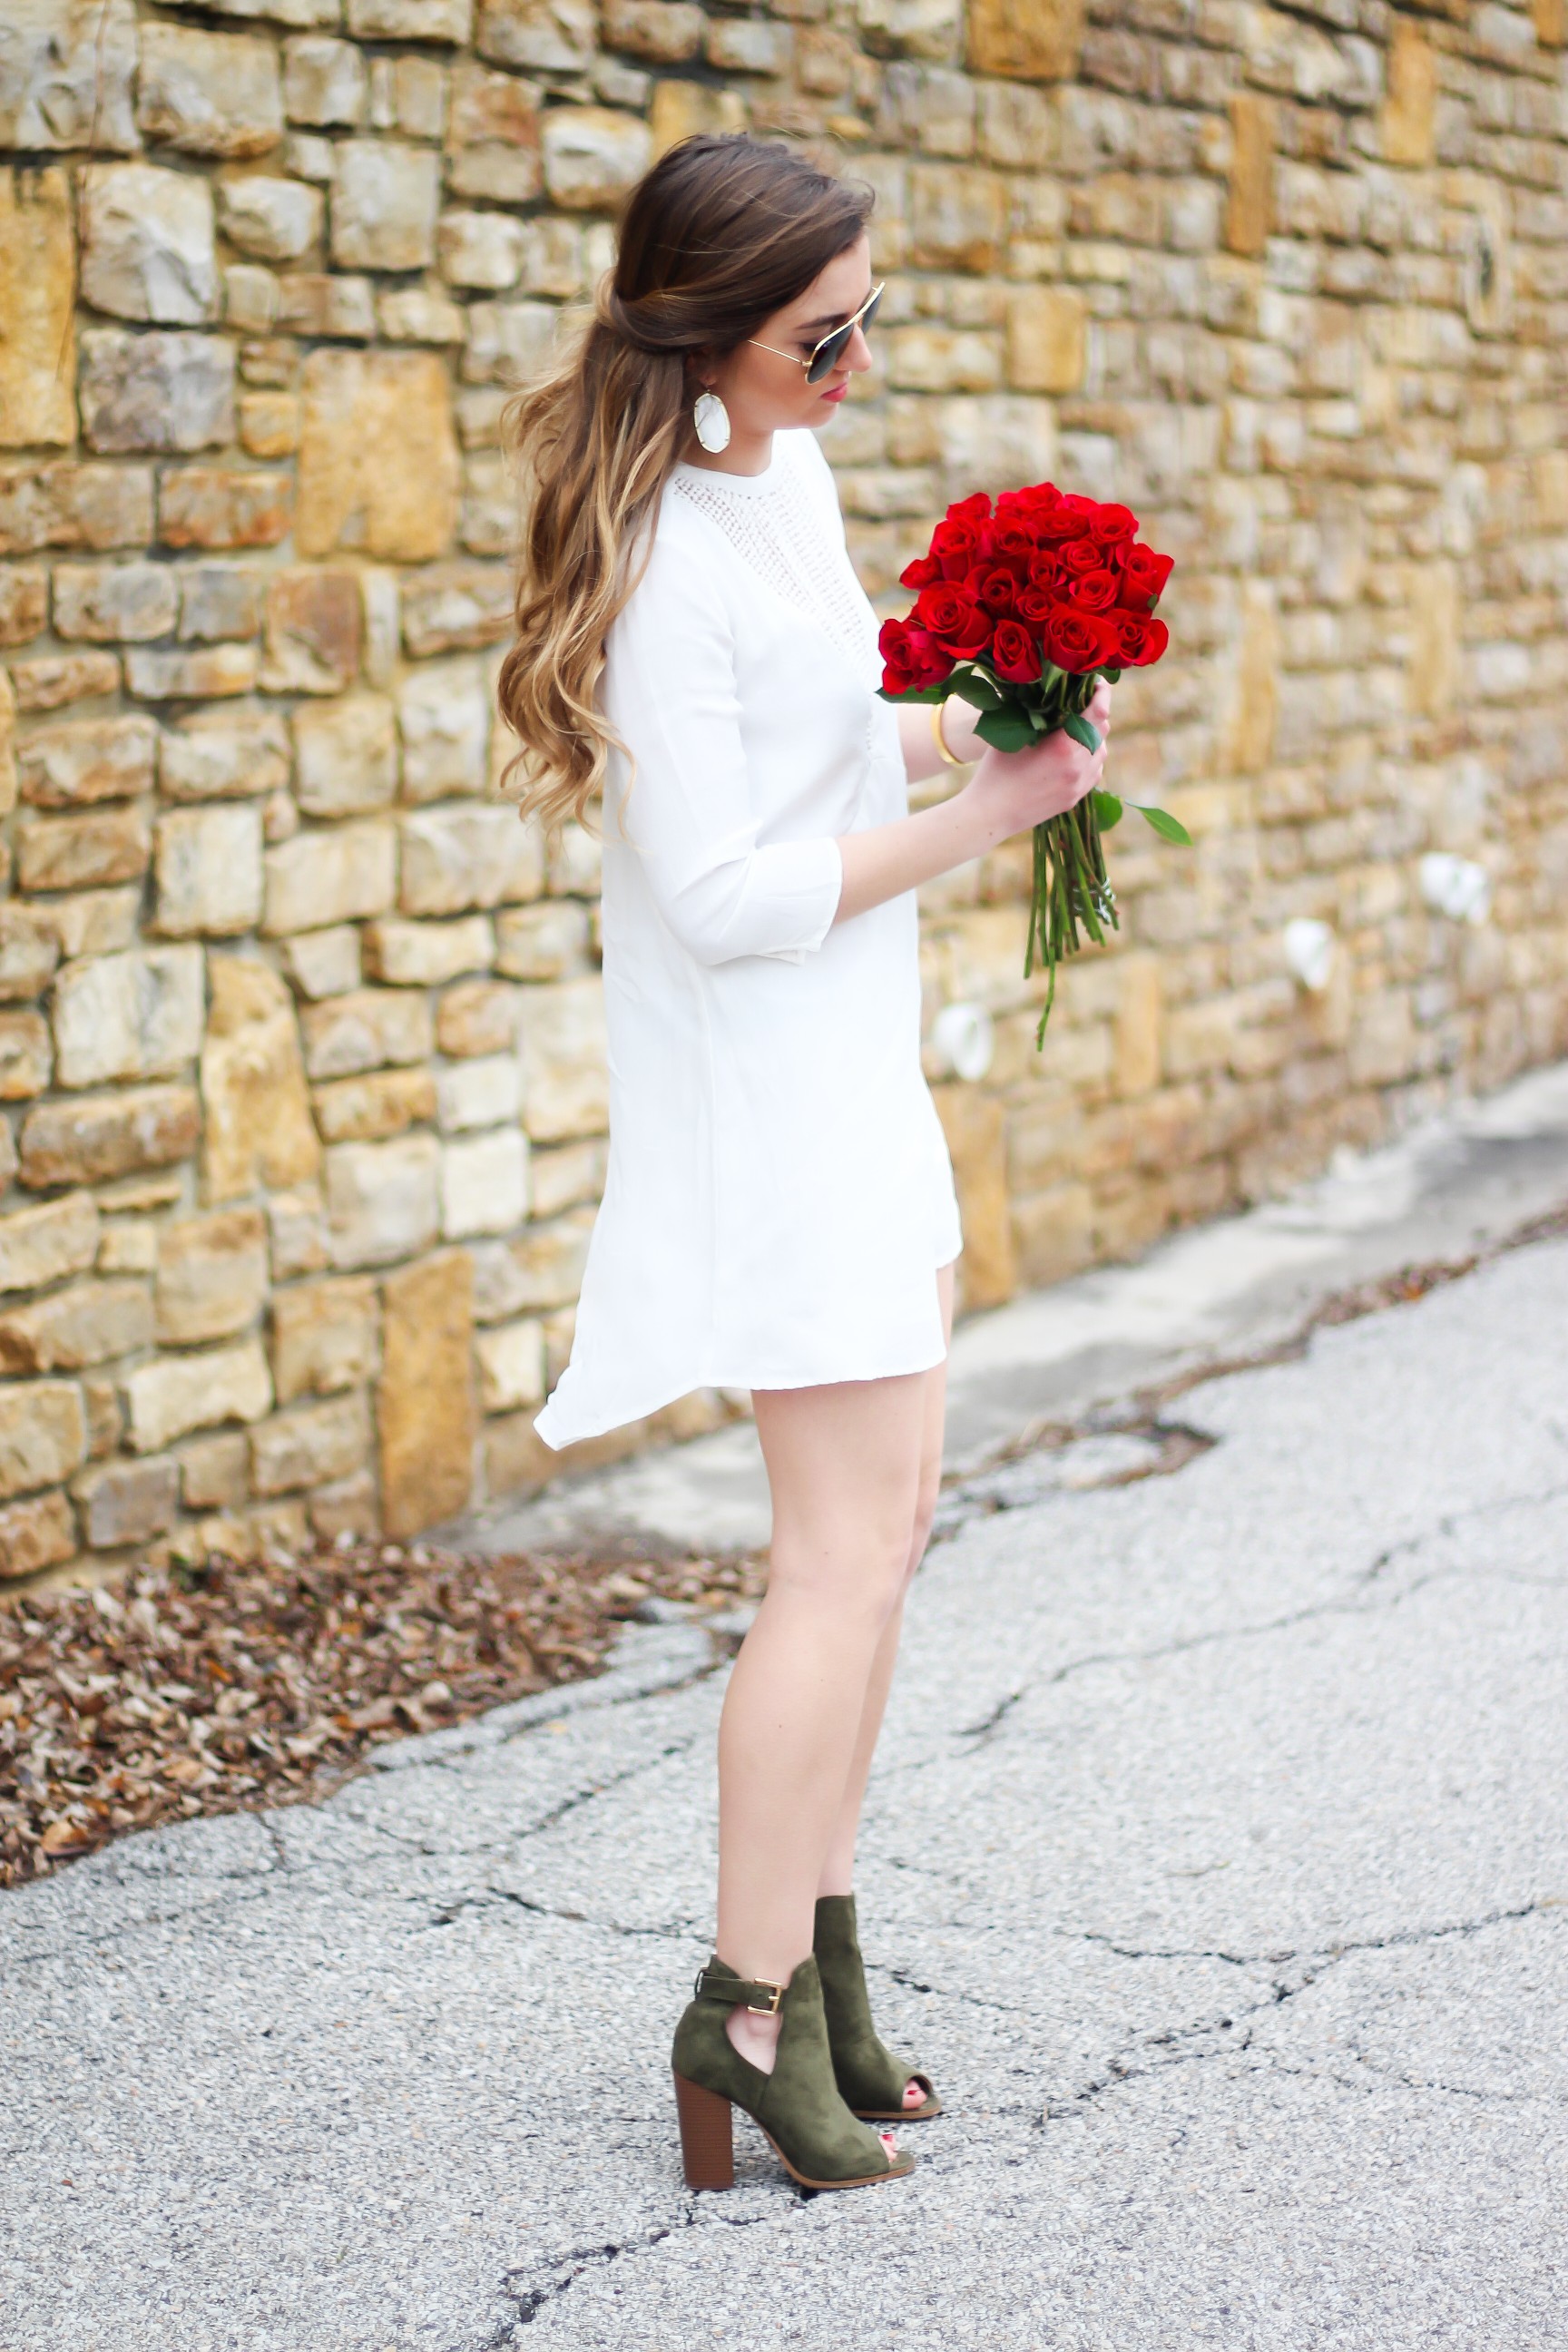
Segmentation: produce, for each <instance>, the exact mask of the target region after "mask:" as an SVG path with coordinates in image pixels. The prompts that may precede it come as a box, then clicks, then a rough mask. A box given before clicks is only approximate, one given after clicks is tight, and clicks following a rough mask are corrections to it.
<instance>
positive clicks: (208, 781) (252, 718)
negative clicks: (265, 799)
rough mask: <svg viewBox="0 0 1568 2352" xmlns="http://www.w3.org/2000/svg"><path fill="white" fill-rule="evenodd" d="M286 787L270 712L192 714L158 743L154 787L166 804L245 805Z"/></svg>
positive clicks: (284, 758)
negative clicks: (243, 802)
mask: <svg viewBox="0 0 1568 2352" xmlns="http://www.w3.org/2000/svg"><path fill="white" fill-rule="evenodd" d="M131 723H132V724H133V725H139V726H143V725H146V724H148V723H149V722H147V721H146V720H133V721H132V722H131ZM288 781H289V737H288V734H287V731H286V730H285V727H284V723H283V720H282V719H281V718H280V717H279V715H278V713H277V712H275V711H270V710H260V709H253V710H243V711H242V710H239V709H227V710H196V711H193V712H192V713H191V715H190V717H189V718H188V719H180V720H179V721H178V722H177V723H176V724H175V725H174V726H172V727H168V728H165V729H164V730H163V734H162V736H161V737H160V739H159V742H158V785H159V789H160V791H161V792H163V794H164V795H165V797H166V798H168V799H169V800H175V801H208V800H215V801H216V800H237V799H245V798H248V797H249V796H251V795H252V794H257V793H274V792H277V791H279V788H280V787H281V786H282V785H284V784H286V783H287V782H288Z"/></svg>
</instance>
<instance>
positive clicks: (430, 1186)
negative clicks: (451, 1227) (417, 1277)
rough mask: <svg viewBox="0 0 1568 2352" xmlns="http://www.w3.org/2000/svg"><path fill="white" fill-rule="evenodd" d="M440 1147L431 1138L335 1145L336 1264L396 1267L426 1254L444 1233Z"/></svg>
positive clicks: (332, 1227)
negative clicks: (398, 1263) (399, 1262)
mask: <svg viewBox="0 0 1568 2352" xmlns="http://www.w3.org/2000/svg"><path fill="white" fill-rule="evenodd" d="M440 1161H441V1147H440V1145H439V1144H438V1143H437V1140H436V1139H435V1137H434V1136H433V1135H400V1136H395V1137H394V1139H392V1141H391V1142H390V1143H337V1144H333V1145H331V1147H330V1149H329V1150H328V1151H327V1153H326V1194H327V1231H328V1238H329V1245H330V1247H331V1254H332V1264H333V1265H335V1266H337V1267H338V1268H340V1270H342V1271H344V1272H347V1271H351V1270H352V1269H353V1268H355V1267H357V1266H364V1265H395V1264H396V1263H397V1261H398V1260H399V1259H400V1258H405V1257H414V1256H416V1255H418V1253H419V1252H420V1251H421V1250H426V1249H428V1248H429V1246H430V1244H431V1243H432V1242H433V1241H434V1240H435V1239H436V1236H437V1232H438V1230H439V1227H440V1202H439V1174H440Z"/></svg>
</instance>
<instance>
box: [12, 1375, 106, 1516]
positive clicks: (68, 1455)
mask: <svg viewBox="0 0 1568 2352" xmlns="http://www.w3.org/2000/svg"><path fill="white" fill-rule="evenodd" d="M86 1454H87V1422H86V1418H85V1416H84V1413H83V1411H82V1396H81V1391H80V1389H79V1388H78V1386H77V1384H76V1382H75V1381H26V1382H25V1383H22V1384H19V1385H17V1386H16V1387H14V1388H0V1496H4V1497H5V1499H6V1500H7V1501H9V1500H10V1498H11V1496H13V1495H26V1494H29V1493H31V1492H32V1491H33V1490H34V1489H35V1488H37V1487H39V1486H58V1484H59V1482H60V1480H61V1479H62V1478H68V1477H69V1476H70V1474H71V1472H72V1471H73V1470H76V1469H79V1467H80V1465H81V1464H82V1462H83V1460H84V1459H85V1458H86Z"/></svg>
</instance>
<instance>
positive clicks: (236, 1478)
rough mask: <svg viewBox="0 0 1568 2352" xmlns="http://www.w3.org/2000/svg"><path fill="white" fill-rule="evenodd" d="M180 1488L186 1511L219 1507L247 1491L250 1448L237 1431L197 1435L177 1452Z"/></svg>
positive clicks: (232, 1502)
mask: <svg viewBox="0 0 1568 2352" xmlns="http://www.w3.org/2000/svg"><path fill="white" fill-rule="evenodd" d="M177 1458H178V1462H179V1469H180V1492H181V1496H182V1497H183V1499H184V1506H185V1508H186V1510H187V1511H222V1510H227V1509H229V1508H231V1507H232V1506H233V1505H235V1504H236V1503H243V1502H244V1500H245V1498H246V1496H247V1494H248V1493H249V1491H250V1475H249V1474H250V1448H249V1446H248V1445H247V1444H246V1441H245V1439H244V1438H243V1437H242V1436H240V1435H239V1434H238V1433H235V1434H234V1435H232V1436H228V1437H198V1438H197V1439H196V1441H195V1444H194V1445H184V1446H182V1447H181V1449H180V1452H179V1455H178V1457H177Z"/></svg>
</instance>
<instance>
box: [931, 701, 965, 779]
mask: <svg viewBox="0 0 1568 2352" xmlns="http://www.w3.org/2000/svg"><path fill="white" fill-rule="evenodd" d="M927 708H928V709H929V710H930V712H931V734H932V735H933V737H934V738H935V740H936V748H937V750H938V751H940V752H941V753H942V758H943V759H944V760H945V761H946V762H947V764H948V766H949V767H950V768H962V767H965V766H967V764H968V762H967V761H963V760H961V759H960V758H959V756H958V754H957V752H956V751H949V750H948V748H947V745H946V744H945V743H944V742H943V741H942V712H943V711H944V710H945V709H946V708H947V705H946V703H945V702H932V703H929V704H928V705H927Z"/></svg>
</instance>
